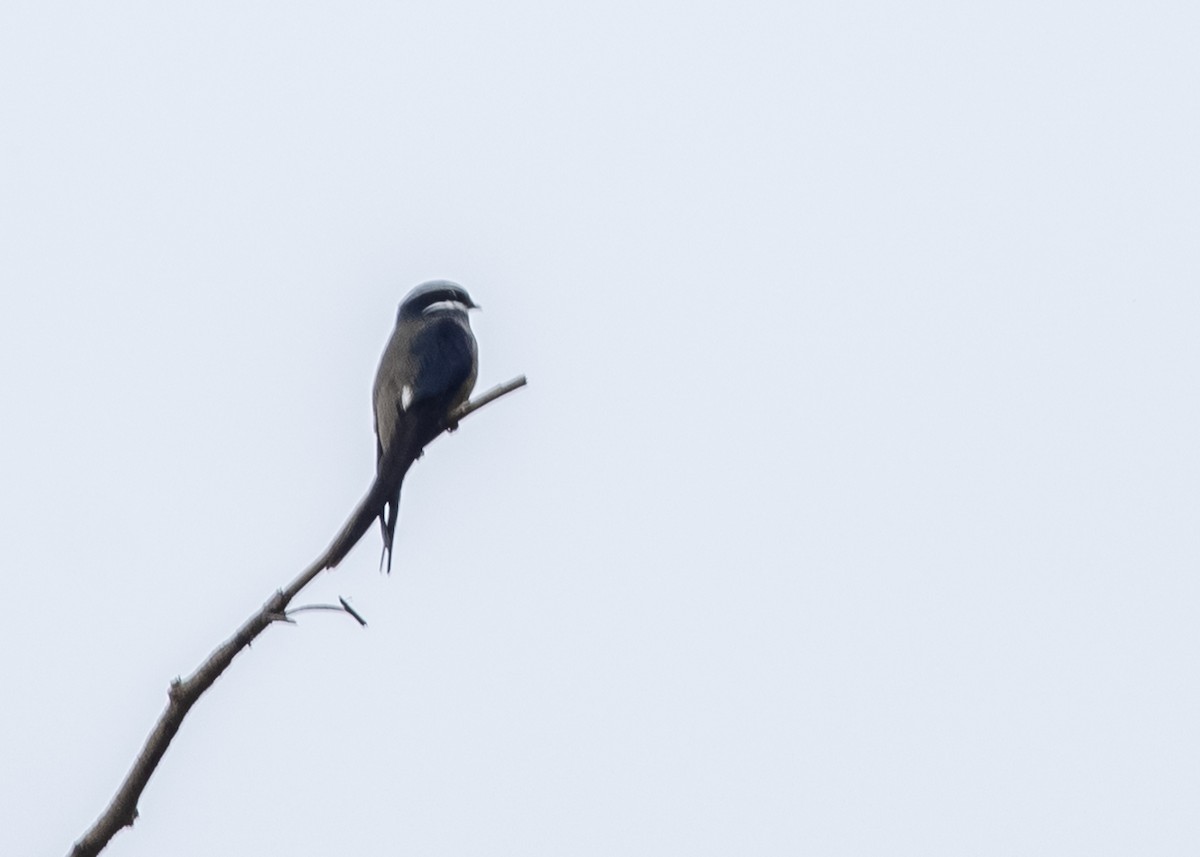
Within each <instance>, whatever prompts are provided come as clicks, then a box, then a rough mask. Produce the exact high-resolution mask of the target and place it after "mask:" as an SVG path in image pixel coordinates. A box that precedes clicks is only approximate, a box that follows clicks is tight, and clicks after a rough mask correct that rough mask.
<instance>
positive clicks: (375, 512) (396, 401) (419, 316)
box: [321, 280, 479, 572]
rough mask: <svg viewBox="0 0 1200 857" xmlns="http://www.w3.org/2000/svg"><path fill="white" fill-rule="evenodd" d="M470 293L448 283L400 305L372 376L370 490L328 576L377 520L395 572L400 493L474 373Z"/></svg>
mask: <svg viewBox="0 0 1200 857" xmlns="http://www.w3.org/2000/svg"><path fill="white" fill-rule="evenodd" d="M475 308H476V305H475V302H474V301H472V300H471V296H470V295H469V294H467V290H466V289H464V288H463V287H462V286H460V285H458V284H457V283H452V282H450V281H448V280H432V281H430V282H428V283H422V284H421V285H419V286H417V287H416V288H414V289H413V290H412V291H411V292H409V293H408V295H407V296H406V297H405V298H404V300H403V301H401V303H400V309H399V311H398V312H397V314H396V329H395V330H394V331H393V332H392V338H391V339H390V340H388V344H387V347H386V348H385V349H384V351H383V359H382V360H380V362H379V371H378V372H377V373H376V374H375V396H374V398H375V438H376V445H375V453H376V454H375V482H374V484H373V485H372V486H371V490H370V492H369V493H368V495H367V497H366V498H364V500H363V502H362V503H361V504H359V507H358V509H357V510H356V511H355V513H354V515H352V516H351V519H350V520H349V521H347V523H346V526H345V527H343V529H342V532H341V533H340V534H339V535H338V537H337V538H336V539H335V540H334V543H333V544H332V545H330V546H329V548H328V549H327V550H326V552H325V556H324V557H323V558H322V561H321V565H322V566H323V567H324V568H333V567H334V566H335V565H337V564H338V563H339V562H341V561H342V559H343V558H344V557H345V555H346V554H347V553H349V552H350V549H351V548H352V547H354V545H355V544H356V543H357V542H358V540H359V539H360V538H362V536H363V534H364V533H365V532H366V531H367V529H368V528H369V527H370V523H371V521H372V520H374V519H375V518H378V519H379V525H380V529H381V530H382V532H383V556H382V557H381V558H380V564H381V565H382V564H383V561H384V560H386V561H387V569H388V571H389V572H390V571H391V568H392V542H393V540H394V539H395V537H396V515H397V510H398V509H399V505H400V487H401V485H403V483H404V477H405V476H406V475H407V474H408V469H409V468H410V467H412V465H413V462H415V461H416V460H417V459H418V458H420V457H421V453H422V451H423V450H424V448H425V445H426V444H428V443H429V442H430V441H432V440H433V439H434V438H435V437H437V436H438V435H439V434H441V432H442V431H443V430H444V429H446V428H448V427H449V428H453V426H448V422H449V418H450V414H451V413H453V411H454V410H455V408H457V407H458V406H459V405H461V404H462V403H463V402H465V401H466V400H467V397H468V396H470V395H471V389H472V388H473V387H474V386H475V375H476V373H477V371H478V368H479V358H478V350H477V348H476V345H475V336H474V334H472V333H471V323H470V321H469V320H468V318H467V310H469V309H475Z"/></svg>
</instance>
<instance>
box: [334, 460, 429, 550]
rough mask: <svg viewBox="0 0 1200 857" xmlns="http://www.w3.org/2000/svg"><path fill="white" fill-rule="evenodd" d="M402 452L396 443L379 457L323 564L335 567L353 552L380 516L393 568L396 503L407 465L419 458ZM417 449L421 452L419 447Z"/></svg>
mask: <svg viewBox="0 0 1200 857" xmlns="http://www.w3.org/2000/svg"><path fill="white" fill-rule="evenodd" d="M403 452H404V450H403V449H401V448H400V447H399V445H397V446H396V447H394V448H393V450H392V451H391V454H390V455H385V456H384V457H383V458H382V459H380V462H379V468H378V470H377V471H376V473H375V481H374V482H372V483H371V488H370V490H368V491H367V494H366V496H365V497H363V498H362V499H361V500H359V501H358V505H357V506H355V507H354V511H353V512H351V513H350V517H349V518H348V519H347V520H346V523H345V524H343V525H342V529H341V530H340V531H339V532H338V534H337V535H336V536H335V537H334V539H333V541H332V542H331V543H330V545H329V547H327V548H326V549H325V553H324V554H322V555H321V558H320V559H319V560H318V561H317V564H318V565H319V566H320V567H321V568H323V569H325V568H334V567H335V566H337V564H338V563H340V562H341V561H342V560H343V559H345V558H346V554H348V553H350V551H351V550H352V549H353V548H354V546H355V545H356V544H358V542H359V539H361V538H362V537H363V536H364V535H365V534H366V532H367V530H369V529H370V528H371V523H372V522H373V521H374V520H375V519H376V518H378V519H379V522H380V524H381V525H382V526H383V527H384V530H383V540H384V547H385V550H386V551H387V555H388V558H389V559H388V569H389V570H390V569H391V546H392V537H394V535H395V531H396V506H397V503H398V501H399V499H400V485H401V484H402V483H403V482H404V477H405V475H406V474H407V473H408V469H409V468H410V467H412V463H413V462H414V461H416V459H417V456H414V455H403V454H402V453H403ZM417 452H418V455H419V454H420V450H418V451H417ZM389 501H390V502H389ZM385 513H386V518H385ZM381 564H382V562H381Z"/></svg>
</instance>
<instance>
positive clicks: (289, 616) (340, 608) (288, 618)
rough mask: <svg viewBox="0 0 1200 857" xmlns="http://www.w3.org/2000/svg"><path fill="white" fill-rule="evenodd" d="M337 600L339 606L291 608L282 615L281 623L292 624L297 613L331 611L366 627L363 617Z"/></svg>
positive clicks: (316, 605) (318, 605) (325, 605)
mask: <svg viewBox="0 0 1200 857" xmlns="http://www.w3.org/2000/svg"><path fill="white" fill-rule="evenodd" d="M338 600H339V601H341V602H342V603H341V605H340V606H339V605H337V604H305V605H304V606H303V607H293V608H292V609H290V610H288V611H287V613H285V614H284V615H283V621H284V622H292V623H293V624H294V623H295V620H294V619H292V617H293V616H294V615H296V614H297V613H303V612H304V611H306V610H332V611H333V612H334V613H345V614H347V615H349V616H350V617H351V618H353V619H354V620H355V621H357V622H358V624H360V625H362V626H363V627H364V628H365V627H367V623H366V622H365V621H364V620H363V617H362V616H359V615H358V614H357V613H355V612H354V611H353V610H351V609H350V606H349V605H348V604H346V601H345V599H342V598H339V599H338Z"/></svg>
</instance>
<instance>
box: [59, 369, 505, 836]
mask: <svg viewBox="0 0 1200 857" xmlns="http://www.w3.org/2000/svg"><path fill="white" fill-rule="evenodd" d="M525 383H526V382H525V376H524V375H522V376H520V377H519V378H514V379H513V380H512V381H509V382H508V383H506V384H501V385H500V386H498V387H494V388H492V389H491V390H488V391H487V392H486V393H484V394H483V395H481V396H479V397H478V398H476V399H475V400H474V401H471V402H468V403H467V404H465V405H463V406H462V407H461V408H459V409H458V411H456V412H455V413H454V414H453V415H452V420H451V422H450V423H449V424H448V425H447V426H446V428H447V429H449V428H451V427H457V423H458V421H459V420H461V419H463V418H464V417H466V416H468V415H469V414H472V413H474V412H475V411H477V410H479V409H480V408H482V407H483V406H484V405H486V404H488V403H489V402H493V401H495V400H496V399H498V398H500V397H501V396H503V395H505V394H506V393H511V392H512V391H513V390H516V389H518V388H520V387H523V386H525ZM369 499H371V494H368V496H367V498H364V500H363V502H362V503H360V504H359V507H358V508H357V509H355V511H354V512H353V513H352V514H351V518H352V519H353V518H354V517H355V516H356V515H359V514H360V513H361V511H362V508H363V504H364V503H366V502H367V500H369ZM345 529H346V528H345V527H344V528H343V533H344V532H345ZM359 535H360V537H361V533H360V534H359ZM339 537H340V536H339ZM355 541H357V539H355ZM335 543H336V540H335ZM329 555H330V550H329V549H327V550H326V551H325V553H324V554H322V555H321V557H320V558H318V559H317V560H316V561H315V562H313V563H312V565H310V566H309V567H308V568H306V569H305V570H304V571H302V572H301V573H300V574H299V575H298V576H297V577H296V579H295V580H293V581H292V582H291V583H290V584H288V586H287V588H286V589H281V590H277V591H276V592H275V594H274V595H272V596H271V597H270V598H268V599H267V601H266V603H265V604H263V606H262V608H261V609H259V610H258V611H257V612H256V613H255V614H254V615H252V616H251V617H250V618H249V619H247V620H246V621H245V622H244V623H242V626H241V627H240V628H238V629H237V631H236V632H235V633H234V635H233V636H232V637H230V638H229V639H228V640H226V641H225V642H223V643H222V644H221V645H220V646H218V647H217V648H216V649H215V650H214V651H213V653H212V654H211V655H209V656H208V659H207V660H205V661H204V663H202V664H201V665H200V666H199V667H198V668H197V669H196V671H195V672H194V673H192V674H191V675H190V676H188V677H187V678H186V679H179V678H176V679H174V680H173V681H172V682H171V686H170V688H169V689H168V691H167V707H166V708H165V709H164V710H163V712H162V714H161V715H159V718H158V722H157V723H155V724H154V729H153V730H152V731H151V732H150V735H149V737H148V738H146V743H145V744H144V745H143V746H142V749H141V752H139V753H138V755H137V758H136V759H135V760H134V762H133V767H132V768H130V769H129V773H128V774H126V775H125V780H124V782H122V783H121V786H120V788H118V789H117V792H116V794H115V795H113V798H112V800H111V801H110V802H109V804H108V806H107V807H105V809H104V812H103V813H101V815H100V817H99V818H97V819H96V821H95V823H94V824H93V825H92V826H91V828H89V829H88V831H87V832H86V833H84V835H83V836H82V837H81V838H80V839H79V841H78V842H76V843H75V846H74V847H73V848H72V849H71V852H70V857H94V855H96V854H99V853H100V852H101V851H102V850H104V848H105V847H106V846H107V845H108V843H109V841H110V840H111V839H112V838H113V836H115V835H116V834H117V832H118V831H119V830H121V828H123V827H131V826H132V825H133V822H134V821H135V820H136V819H137V815H138V810H137V804H138V799H139V798H140V797H141V795H142V792H143V791H144V790H145V788H146V784H147V783H148V782H149V781H150V776H151V774H153V773H154V770H155V768H157V767H158V763H159V762H160V761H161V760H162V757H163V754H164V753H166V751H167V747H169V746H170V744H171V739H173V738H174V737H175V733H176V732H178V731H179V727H180V725H181V724H182V723H183V719H184V718H185V717H186V716H187V714H188V712H189V711H190V710H191V708H192V706H193V705H195V704H196V700H198V699H199V698H200V696H201V695H202V694H203V693H204V692H205V691H206V690H208V689H209V688H210V687H212V685H213V683H214V682H215V681H216V680H217V679H218V678H220V676H221V673H223V672H225V669H226V668H227V667H228V666H229V665H230V664H231V663H233V659H234V658H235V657H237V655H238V653H239V652H241V651H242V649H244V648H246V647H247V646H249V645H250V643H251V642H253V641H254V639H255V638H256V637H257V636H258V635H259V634H261V633H262V632H263V631H265V630H266V629H267V627H268V626H270V625H271V624H272V623H273V622H277V621H286V619H287V612H286V611H287V606H288V604H289V603H290V602H291V600H292V599H293V598H295V597H296V595H297V593H299V592H300V590H301V589H303V588H304V587H305V586H307V585H308V584H309V583H311V582H312V581H313V579H314V578H315V577H316V576H317V575H318V574H320V573H321V572H322V571H324V570H325V569H326V568H330V567H332V566H331V565H330V564H329V562H328V557H329ZM334 565H336V563H334ZM339 600H341V602H342V607H343V608H345V610H346V612H347V613H349V614H350V615H351V616H353V617H354V618H355V619H357V620H358V621H359V622H360V623H361V624H363V625H366V622H365V621H364V620H363V618H362V617H361V616H360V615H358V613H356V612H355V611H354V610H352V609H351V608H350V605H349V604H347V603H346V602H345V600H344V599H339ZM334 609H337V608H334Z"/></svg>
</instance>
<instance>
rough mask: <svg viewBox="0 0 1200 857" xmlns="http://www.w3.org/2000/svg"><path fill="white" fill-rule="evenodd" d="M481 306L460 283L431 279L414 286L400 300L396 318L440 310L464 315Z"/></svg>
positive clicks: (406, 317)
mask: <svg viewBox="0 0 1200 857" xmlns="http://www.w3.org/2000/svg"><path fill="white" fill-rule="evenodd" d="M478 308H479V306H478V304H476V303H475V302H474V301H473V300H471V296H470V295H469V294H467V290H466V289H464V288H463V287H462V286H460V285H459V284H458V283H452V282H450V281H449V280H430V281H429V282H427V283H421V285H419V286H417V287H416V288H414V289H413V290H412V291H411V292H409V293H408V294H407V295H405V296H404V300H402V301H401V302H400V310H399V312H398V313H397V315H396V320H397V321H400V320H401V319H412V318H419V317H421V316H423V315H432V314H434V313H440V312H453V313H462V314H463V315H464V316H465V315H466V314H467V310H469V309H478Z"/></svg>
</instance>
